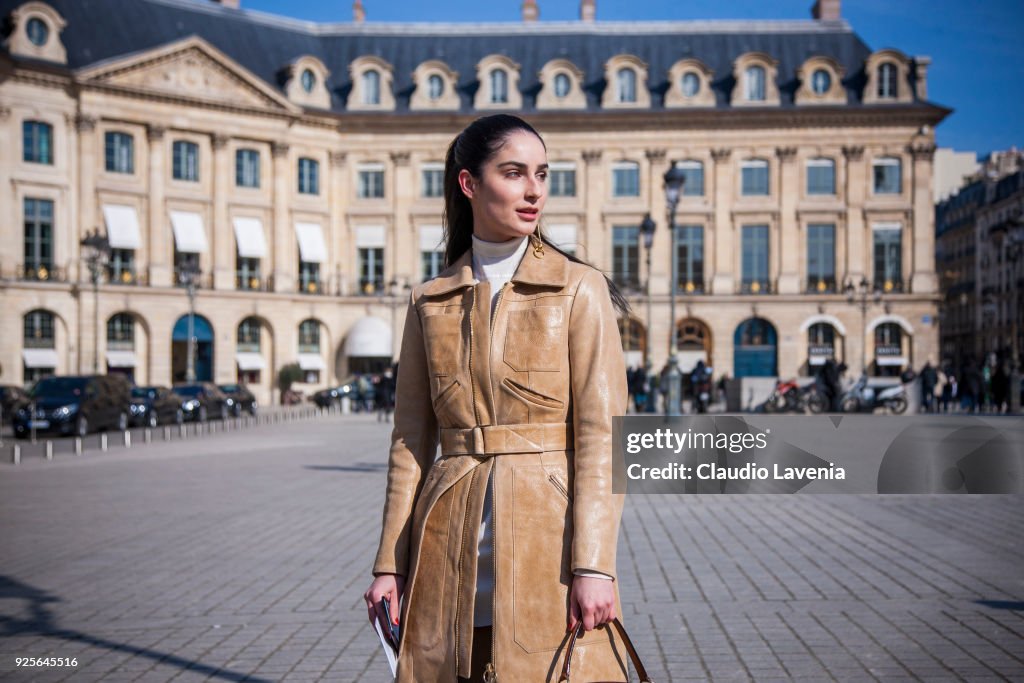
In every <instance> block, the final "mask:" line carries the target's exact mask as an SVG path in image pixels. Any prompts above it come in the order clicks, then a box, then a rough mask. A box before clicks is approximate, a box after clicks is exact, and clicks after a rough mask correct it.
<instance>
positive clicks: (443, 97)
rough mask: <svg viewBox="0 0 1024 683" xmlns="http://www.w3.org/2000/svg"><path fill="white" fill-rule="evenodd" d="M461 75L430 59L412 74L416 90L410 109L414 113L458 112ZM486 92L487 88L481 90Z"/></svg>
mask: <svg viewBox="0 0 1024 683" xmlns="http://www.w3.org/2000/svg"><path fill="white" fill-rule="evenodd" d="M458 77H459V75H458V74H457V73H456V72H454V71H452V70H451V68H450V67H449V66H448V65H447V64H445V63H444V62H442V61H440V60H437V59H430V60H427V61H425V62H423V63H421V64H420V65H419V66H417V67H416V70H415V71H413V72H412V81H413V84H414V85H415V88H414V89H413V91H412V94H411V96H410V97H409V109H411V110H414V111H423V110H433V111H442V110H443V111H456V110H458V108H459V106H460V98H459V93H458V91H457V90H456V84H457V83H458ZM480 90H485V88H480Z"/></svg>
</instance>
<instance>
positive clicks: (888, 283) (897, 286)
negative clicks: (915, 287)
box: [872, 278, 910, 294]
mask: <svg viewBox="0 0 1024 683" xmlns="http://www.w3.org/2000/svg"><path fill="white" fill-rule="evenodd" d="M872 284H873V285H874V288H875V289H877V290H878V291H880V292H882V293H883V294H900V293H902V292H909V291H910V283H909V282H907V281H904V280H886V279H884V278H875V281H874V282H873V283H872Z"/></svg>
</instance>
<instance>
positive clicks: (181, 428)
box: [178, 422, 188, 439]
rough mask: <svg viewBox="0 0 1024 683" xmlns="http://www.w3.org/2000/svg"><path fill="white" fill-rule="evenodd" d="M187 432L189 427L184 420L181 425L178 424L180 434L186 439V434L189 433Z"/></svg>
mask: <svg viewBox="0 0 1024 683" xmlns="http://www.w3.org/2000/svg"><path fill="white" fill-rule="evenodd" d="M187 432H188V428H187V427H186V426H185V423H184V422H182V423H181V424H180V425H178V436H179V437H181V438H182V439H184V438H185V435H186V434H187Z"/></svg>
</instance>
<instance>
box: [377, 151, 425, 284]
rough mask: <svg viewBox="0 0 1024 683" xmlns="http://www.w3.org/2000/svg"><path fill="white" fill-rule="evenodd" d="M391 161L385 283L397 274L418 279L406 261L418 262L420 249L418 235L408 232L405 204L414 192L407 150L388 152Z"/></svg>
mask: <svg viewBox="0 0 1024 683" xmlns="http://www.w3.org/2000/svg"><path fill="white" fill-rule="evenodd" d="M391 164H392V178H393V180H392V183H391V188H392V190H391V193H392V194H391V197H392V200H391V206H393V207H394V216H393V217H392V219H391V233H390V235H388V238H387V242H385V245H386V246H385V254H384V258H385V261H386V262H388V264H389V265H388V266H387V269H386V270H385V271H384V273H385V275H384V285H385V287H386V286H387V283H388V281H389V280H390V279H391V278H395V277H398V276H401V277H402V278H405V279H407V280H408V281H410V282H418V281H419V278H418V277H416V273H415V272H406V271H408V270H409V264H418V262H419V256H418V255H419V249H420V241H419V238H418V237H417V236H416V235H414V234H413V233H412V229H411V227H410V225H409V207H410V206H411V204H412V202H413V201H414V199H415V192H416V183H415V182H414V178H413V175H412V165H411V164H410V163H409V152H392V153H391ZM388 270H390V273H389V272H388Z"/></svg>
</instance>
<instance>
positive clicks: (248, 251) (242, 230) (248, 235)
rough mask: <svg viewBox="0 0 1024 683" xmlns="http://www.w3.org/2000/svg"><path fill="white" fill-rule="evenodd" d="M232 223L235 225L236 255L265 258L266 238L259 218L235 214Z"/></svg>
mask: <svg viewBox="0 0 1024 683" xmlns="http://www.w3.org/2000/svg"><path fill="white" fill-rule="evenodd" d="M232 223H233V224H234V226H235V243H236V244H237V245H238V255H239V256H241V257H242V258H265V257H266V256H267V240H266V238H265V237H264V236H263V222H262V221H261V220H260V219H259V218H247V217H243V216H237V217H236V218H235V219H234V220H233V221H232Z"/></svg>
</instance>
